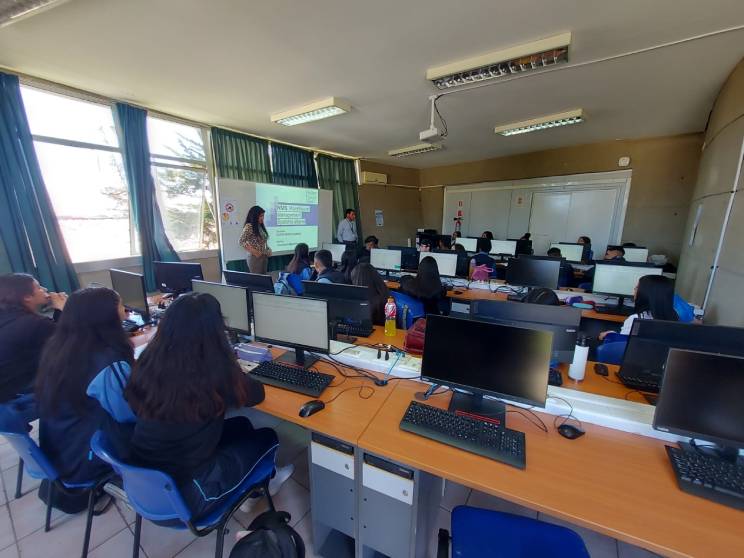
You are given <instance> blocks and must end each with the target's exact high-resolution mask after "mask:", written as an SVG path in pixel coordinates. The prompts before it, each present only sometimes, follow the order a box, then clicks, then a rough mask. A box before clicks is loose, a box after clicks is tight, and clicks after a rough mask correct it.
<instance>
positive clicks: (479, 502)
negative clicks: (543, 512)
mask: <svg viewBox="0 0 744 558" xmlns="http://www.w3.org/2000/svg"><path fill="white" fill-rule="evenodd" d="M468 506H473V507H474V508H484V509H487V510H496V511H500V512H505V513H513V514H516V515H523V516H525V517H531V518H532V519H536V518H537V512H536V511H535V510H531V509H530V508H525V507H524V506H520V505H519V504H515V503H513V502H509V501H508V500H502V499H501V498H497V497H496V496H491V495H490V494H484V493H483V492H478V491H477V490H473V491H472V493H471V494H470V498H468Z"/></svg>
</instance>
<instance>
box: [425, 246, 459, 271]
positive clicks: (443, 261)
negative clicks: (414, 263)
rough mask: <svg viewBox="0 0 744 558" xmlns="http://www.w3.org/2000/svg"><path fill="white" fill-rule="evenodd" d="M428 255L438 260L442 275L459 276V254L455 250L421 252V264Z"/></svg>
mask: <svg viewBox="0 0 744 558" xmlns="http://www.w3.org/2000/svg"><path fill="white" fill-rule="evenodd" d="M426 256H431V257H432V258H434V259H435V260H436V261H437V267H438V268H439V275H441V276H442V277H457V254H456V253H455V252H452V251H446V252H444V251H438V252H436V251H435V252H419V265H421V260H423V259H424V258H425V257H426Z"/></svg>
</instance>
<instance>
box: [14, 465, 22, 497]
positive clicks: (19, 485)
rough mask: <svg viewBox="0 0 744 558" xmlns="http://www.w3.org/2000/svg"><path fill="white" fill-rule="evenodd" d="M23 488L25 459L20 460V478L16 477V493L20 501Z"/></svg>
mask: <svg viewBox="0 0 744 558" xmlns="http://www.w3.org/2000/svg"><path fill="white" fill-rule="evenodd" d="M22 487H23V459H19V460H18V476H17V477H16V491H15V499H16V500H18V498H20V497H21V496H23V494H22V493H21V488H22Z"/></svg>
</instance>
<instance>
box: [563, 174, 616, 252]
mask: <svg viewBox="0 0 744 558" xmlns="http://www.w3.org/2000/svg"><path fill="white" fill-rule="evenodd" d="M617 197H618V190H617V188H611V189H607V190H580V191H577V192H572V193H571V207H570V209H569V212H568V222H567V227H566V234H565V236H564V237H563V238H561V239H560V242H576V240H577V239H578V238H579V237H580V236H588V237H589V238H591V239H592V250H593V251H594V257H595V258H597V259H601V258H602V255H603V254H604V253H605V250H606V248H607V244H612V242H610V235H611V233H612V224H613V223H612V220H613V217H614V215H615V204H616V203H617Z"/></svg>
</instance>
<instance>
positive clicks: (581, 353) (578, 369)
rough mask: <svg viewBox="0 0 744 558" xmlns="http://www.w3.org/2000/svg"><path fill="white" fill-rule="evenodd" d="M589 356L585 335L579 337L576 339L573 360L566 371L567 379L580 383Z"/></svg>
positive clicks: (587, 341)
mask: <svg viewBox="0 0 744 558" xmlns="http://www.w3.org/2000/svg"><path fill="white" fill-rule="evenodd" d="M588 356H589V340H588V339H587V337H586V335H579V336H578V338H577V339H576V347H575V349H574V359H573V362H572V363H571V366H570V367H569V369H568V377H569V378H571V379H572V380H577V381H579V382H580V381H581V380H583V379H584V373H585V372H586V359H587V357H588Z"/></svg>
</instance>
